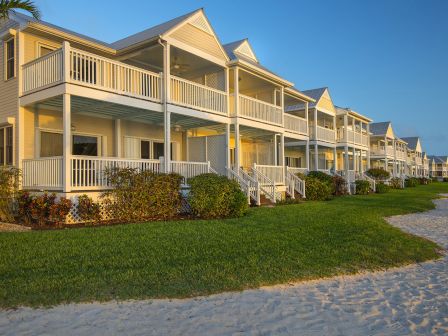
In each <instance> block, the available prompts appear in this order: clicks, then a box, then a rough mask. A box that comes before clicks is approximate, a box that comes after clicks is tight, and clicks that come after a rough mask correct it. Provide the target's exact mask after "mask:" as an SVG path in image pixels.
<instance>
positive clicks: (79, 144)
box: [72, 135, 98, 156]
mask: <svg viewBox="0 0 448 336" xmlns="http://www.w3.org/2000/svg"><path fill="white" fill-rule="evenodd" d="M72 152H73V155H87V156H98V137H95V136H85V135H74V136H73V151H72Z"/></svg>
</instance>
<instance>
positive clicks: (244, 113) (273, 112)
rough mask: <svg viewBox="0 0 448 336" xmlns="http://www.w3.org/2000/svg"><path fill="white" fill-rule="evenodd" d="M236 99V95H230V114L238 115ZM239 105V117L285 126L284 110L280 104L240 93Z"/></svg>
mask: <svg viewBox="0 0 448 336" xmlns="http://www.w3.org/2000/svg"><path fill="white" fill-rule="evenodd" d="M234 99H235V96H234V95H230V115H231V116H232V117H236V116H237V115H236V113H235V108H234V105H235V104H234ZM238 106H239V108H238V112H239V113H238V117H243V118H247V119H251V120H254V121H261V122H266V123H269V124H274V125H277V126H283V120H282V116H283V111H282V108H281V107H280V106H277V105H274V104H270V103H267V102H265V101H262V100H259V99H255V98H252V97H249V96H245V95H242V94H238Z"/></svg>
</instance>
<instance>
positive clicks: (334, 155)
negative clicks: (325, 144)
mask: <svg viewBox="0 0 448 336" xmlns="http://www.w3.org/2000/svg"><path fill="white" fill-rule="evenodd" d="M337 155H338V151H337V148H336V147H335V148H333V168H334V171H336V170H338V160H337Z"/></svg>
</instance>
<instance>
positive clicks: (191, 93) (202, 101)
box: [170, 76, 227, 115]
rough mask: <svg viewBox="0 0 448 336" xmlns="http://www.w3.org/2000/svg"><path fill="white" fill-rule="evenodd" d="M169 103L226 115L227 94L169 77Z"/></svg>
mask: <svg viewBox="0 0 448 336" xmlns="http://www.w3.org/2000/svg"><path fill="white" fill-rule="evenodd" d="M170 94H171V101H172V102H174V103H177V104H179V105H183V106H188V107H192V108H195V109H199V110H203V111H207V112H213V113H219V114H223V115H227V93H226V92H224V91H220V90H217V89H213V88H211V87H208V86H205V85H202V84H198V83H195V82H191V81H189V80H186V79H183V78H179V77H174V76H171V92H170Z"/></svg>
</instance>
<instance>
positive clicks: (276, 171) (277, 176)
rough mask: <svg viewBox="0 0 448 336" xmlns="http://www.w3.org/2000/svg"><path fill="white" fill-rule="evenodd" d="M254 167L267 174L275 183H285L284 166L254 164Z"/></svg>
mask: <svg viewBox="0 0 448 336" xmlns="http://www.w3.org/2000/svg"><path fill="white" fill-rule="evenodd" d="M254 168H255V169H256V170H257V171H259V172H260V173H262V174H263V175H265V176H267V177H268V178H269V179H270V180H272V181H273V182H274V183H275V184H284V183H285V167H283V166H269V165H258V164H254Z"/></svg>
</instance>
